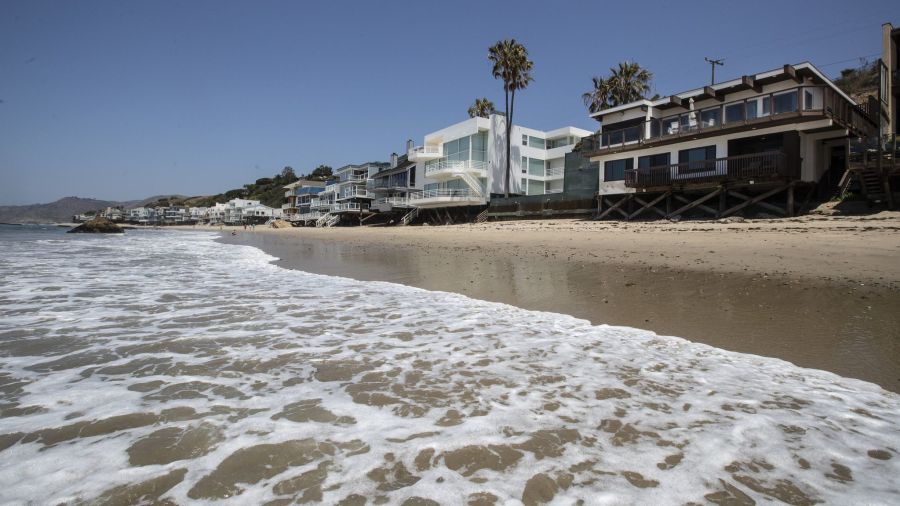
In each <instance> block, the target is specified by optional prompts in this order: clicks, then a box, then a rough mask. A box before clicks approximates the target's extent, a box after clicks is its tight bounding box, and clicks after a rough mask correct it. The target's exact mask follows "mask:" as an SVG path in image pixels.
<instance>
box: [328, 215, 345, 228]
mask: <svg viewBox="0 0 900 506" xmlns="http://www.w3.org/2000/svg"><path fill="white" fill-rule="evenodd" d="M339 221H341V215H339V214H334V215H331V217H330V218H328V221H326V222H325V226H326V227H333V226H335V225H337V222H339Z"/></svg>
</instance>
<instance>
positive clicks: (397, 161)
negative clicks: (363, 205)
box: [366, 140, 422, 219]
mask: <svg viewBox="0 0 900 506" xmlns="http://www.w3.org/2000/svg"><path fill="white" fill-rule="evenodd" d="M413 147H414V146H413V141H412V140H409V141H407V143H406V149H407V152H406V153H404V154H402V155H398V154H397V153H391V161H390V163H389V164H388V165H387V166H384V167H381V168H380V169H379V170H378V171H377V172H375V173H374V174H372V175H371V176H369V179H368V180H367V181H366V189H367V191H368V192H369V194H370V195H372V197H373V201H372V204H371V209H372V210H374V211H376V212H378V213H381V214H386V215H390V217H392V218H396V219H403V217H404V216H407V215H409V213H410V212H411V211H412V209H413V206H412V203H411V202H410V197H411V196H413V195H414V194H417V193H419V192H420V191H421V189H422V186H421V183H418V184H417V181H416V165H417V164H416V162H415V161H414V160H410V158H409V151H410V150H412V149H413ZM420 179H421V178H420Z"/></svg>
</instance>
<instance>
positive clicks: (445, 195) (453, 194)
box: [409, 188, 483, 205]
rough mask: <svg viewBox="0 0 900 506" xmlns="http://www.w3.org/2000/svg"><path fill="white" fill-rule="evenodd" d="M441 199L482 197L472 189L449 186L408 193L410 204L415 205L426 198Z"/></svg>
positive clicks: (474, 198) (452, 199) (473, 198)
mask: <svg viewBox="0 0 900 506" xmlns="http://www.w3.org/2000/svg"><path fill="white" fill-rule="evenodd" d="M437 198H439V199H441V200H448V201H454V200H479V199H482V198H483V197H482V196H481V195H479V194H477V193H475V192H474V191H472V190H459V189H451V188H439V189H436V190H424V191H422V192H421V193H417V194H415V195H410V197H409V202H410V204H412V205H416V203H417V202H419V201H422V200H427V199H437Z"/></svg>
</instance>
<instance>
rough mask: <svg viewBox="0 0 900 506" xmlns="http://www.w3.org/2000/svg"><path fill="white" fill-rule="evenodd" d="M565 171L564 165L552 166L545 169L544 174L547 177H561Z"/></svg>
mask: <svg viewBox="0 0 900 506" xmlns="http://www.w3.org/2000/svg"><path fill="white" fill-rule="evenodd" d="M565 173H566V168H565V167H553V168H551V169H547V172H546V176H547V177H563V176H564V175H565Z"/></svg>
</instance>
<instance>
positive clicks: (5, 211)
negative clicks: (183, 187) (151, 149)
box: [0, 195, 183, 223]
mask: <svg viewBox="0 0 900 506" xmlns="http://www.w3.org/2000/svg"><path fill="white" fill-rule="evenodd" d="M160 198H161V197H160V196H159V195H157V196H153V197H149V198H146V199H143V200H130V201H125V202H119V201H113V200H99V199H90V198H81V197H64V198H61V199H59V200H57V201H55V202H50V203H49V204H29V205H24V206H0V223H70V222H71V221H72V216H74V215H76V214H84V213H91V212H96V211H101V210H103V209H106V208H107V207H121V208H122V209H127V208H130V207H139V206H142V205H146V204H147V203H148V202H155V201H157V200H159V199H160ZM170 198H176V199H177V198H183V197H182V196H180V195H175V196H173V197H170Z"/></svg>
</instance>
